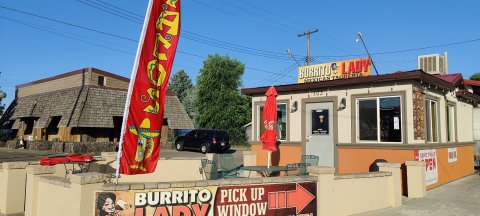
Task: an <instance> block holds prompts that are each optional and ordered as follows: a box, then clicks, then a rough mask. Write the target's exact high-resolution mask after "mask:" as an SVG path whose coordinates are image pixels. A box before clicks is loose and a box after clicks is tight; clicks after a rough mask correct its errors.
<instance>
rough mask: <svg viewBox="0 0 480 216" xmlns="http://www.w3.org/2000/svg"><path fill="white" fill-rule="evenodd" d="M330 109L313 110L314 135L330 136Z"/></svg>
mask: <svg viewBox="0 0 480 216" xmlns="http://www.w3.org/2000/svg"><path fill="white" fill-rule="evenodd" d="M328 123H329V122H328V109H321V110H312V134H319V135H328V134H329V128H328Z"/></svg>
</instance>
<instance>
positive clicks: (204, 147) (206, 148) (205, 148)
mask: <svg viewBox="0 0 480 216" xmlns="http://www.w3.org/2000/svg"><path fill="white" fill-rule="evenodd" d="M200 152H202V154H206V153H208V145H207V144H202V145H201V146H200Z"/></svg>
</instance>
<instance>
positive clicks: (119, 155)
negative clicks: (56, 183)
mask: <svg viewBox="0 0 480 216" xmlns="http://www.w3.org/2000/svg"><path fill="white" fill-rule="evenodd" d="M153 1H154V0H149V1H148V7H147V11H146V14H145V20H144V22H143V28H142V33H141V35H140V41H139V42H138V46H137V54H136V56H135V62H134V64H133V69H132V75H131V76H130V83H129V84H128V92H127V100H126V102H125V109H124V110H123V120H122V130H121V133H120V141H119V143H118V152H117V170H116V171H115V184H118V177H119V176H120V160H121V158H122V149H123V143H124V137H125V133H126V129H127V119H128V112H129V110H130V101H131V98H132V92H133V84H134V83H135V77H136V75H137V70H138V61H139V59H140V54H141V52H142V47H143V41H144V39H145V34H146V32H147V26H148V20H149V19H150V11H151V10H152V5H153Z"/></svg>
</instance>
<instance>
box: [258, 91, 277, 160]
mask: <svg viewBox="0 0 480 216" xmlns="http://www.w3.org/2000/svg"><path fill="white" fill-rule="evenodd" d="M265 95H266V96H267V100H266V101H265V105H264V107H263V125H264V127H265V131H264V132H263V134H262V136H261V137H260V141H262V144H263V145H262V146H263V149H265V150H267V151H268V168H270V156H271V154H272V151H276V150H277V145H276V144H277V131H276V130H275V123H276V121H277V101H276V97H277V95H278V94H277V91H276V90H275V87H273V86H271V87H270V88H268V90H267V93H265Z"/></svg>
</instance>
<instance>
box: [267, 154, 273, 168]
mask: <svg viewBox="0 0 480 216" xmlns="http://www.w3.org/2000/svg"><path fill="white" fill-rule="evenodd" d="M271 155H272V152H271V151H268V161H267V162H268V163H267V168H268V169H270V157H271Z"/></svg>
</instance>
